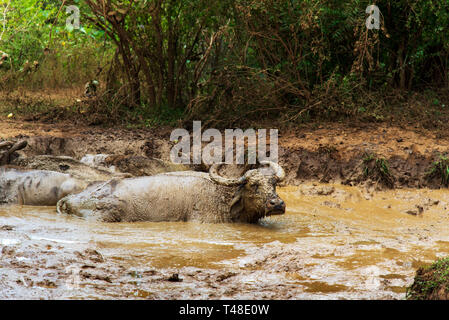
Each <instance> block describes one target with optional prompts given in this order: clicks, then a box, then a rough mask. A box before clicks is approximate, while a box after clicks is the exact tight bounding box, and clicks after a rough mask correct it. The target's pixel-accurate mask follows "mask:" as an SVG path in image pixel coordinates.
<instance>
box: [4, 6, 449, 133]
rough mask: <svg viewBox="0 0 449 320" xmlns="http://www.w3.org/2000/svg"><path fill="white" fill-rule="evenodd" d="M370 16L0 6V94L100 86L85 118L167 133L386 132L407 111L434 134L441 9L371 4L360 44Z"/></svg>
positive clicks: (298, 10) (443, 94)
mask: <svg viewBox="0 0 449 320" xmlns="http://www.w3.org/2000/svg"><path fill="white" fill-rule="evenodd" d="M371 4H372V3H371V2H370V1H362V0H351V1H324V0H306V1H303V0H290V1H284V0H224V1H218V0H212V1H206V0H192V1H184V0H179V1H175V0H142V1H134V0H121V1H119V0H108V1H106V0H70V1H69V0H66V1H58V0H20V1H19V0H0V51H2V52H5V53H7V54H8V59H7V60H5V61H3V64H2V65H1V66H0V78H1V79H2V81H1V88H0V89H2V90H3V91H6V92H9V91H11V90H15V89H17V88H23V87H24V88H27V89H32V90H42V89H45V90H48V89H54V88H57V89H60V88H79V92H81V91H82V86H83V84H84V83H85V82H87V81H89V80H92V79H99V80H100V83H101V85H100V89H101V90H99V93H98V96H97V100H98V101H96V102H92V101H89V103H88V104H89V105H91V111H92V112H97V113H102V114H107V115H113V116H112V117H110V116H108V118H109V119H120V118H123V117H127V116H129V115H133V114H135V113H136V112H139V113H140V114H141V117H143V118H145V117H147V116H151V117H153V116H155V115H159V114H160V113H161V111H162V110H164V111H163V113H166V112H168V113H171V115H169V116H168V118H170V119H172V118H176V117H177V118H179V119H184V120H188V121H190V120H192V119H197V120H198V119H200V120H203V121H204V122H203V123H205V124H206V125H216V126H236V125H248V124H249V123H251V121H258V120H265V119H275V120H276V121H278V122H280V123H298V122H307V121H310V120H311V119H327V120H332V121H334V120H338V119H345V118H346V119H347V118H351V119H352V118H360V119H362V120H368V121H384V120H387V119H388V117H389V115H390V114H394V113H396V114H399V115H402V114H404V109H406V110H405V111H407V112H408V114H410V115H412V114H413V113H416V114H419V115H421V114H422V113H425V114H426V116H427V117H428V118H429V119H431V120H432V123H445V122H446V118H445V109H444V105H445V104H444V100H445V99H446V98H447V96H448V94H447V89H448V87H449V74H448V63H449V38H448V37H447V36H446V35H447V34H448V32H449V3H448V2H447V1H443V0H439V1H432V0H425V1H418V0H411V1H410V0H408V1H405V0H399V1H393V0H380V1H376V5H377V6H378V7H379V9H380V12H381V21H380V25H381V28H380V29H379V30H376V29H373V30H368V29H367V28H366V26H365V21H366V19H367V17H368V15H367V14H366V13H365V9H366V7H367V6H368V5H371ZM68 5H76V6H78V7H79V9H80V13H81V28H79V29H76V28H73V27H68V26H66V19H67V17H68V15H67V13H66V12H65V8H66V7H67V6H68ZM0 54H1V53H0ZM27 61H28V62H27ZM34 61H36V62H37V63H38V64H39V67H38V68H34V69H33V68H31V67H32V66H34V64H33V62H34ZM429 92H431V93H432V94H431V95H429V94H428V93H429ZM429 96H431V97H429ZM416 97H420V99H419V100H420V101H419V103H417V101H416V99H417V98H416ZM421 102H422V103H421ZM410 105H414V106H415V107H414V108H415V109H416V108H419V107H416V106H417V105H418V106H422V108H423V109H425V111H421V109H418V110H415V109H413V108H409V107H410ZM429 106H430V107H431V109H429V108H430V107H429ZM428 107H429V108H428ZM409 109H411V110H409ZM407 112H405V114H407ZM131 118H133V116H132V117H131ZM164 118H167V117H164ZM147 120H148V119H147ZM147 120H145V121H147ZM153 120H154V121H156V122H157V121H159V120H157V119H150V120H148V121H149V122H150V123H152V122H153ZM145 121H144V122H145ZM438 121H439V122H438Z"/></svg>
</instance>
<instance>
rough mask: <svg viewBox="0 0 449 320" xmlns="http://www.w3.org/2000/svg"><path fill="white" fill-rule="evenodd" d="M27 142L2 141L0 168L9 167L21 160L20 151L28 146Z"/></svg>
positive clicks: (0, 144) (0, 145) (0, 142)
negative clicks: (16, 160)
mask: <svg viewBox="0 0 449 320" xmlns="http://www.w3.org/2000/svg"><path fill="white" fill-rule="evenodd" d="M27 144H28V143H27V142H26V141H24V140H22V141H16V142H14V141H0V166H4V165H8V164H10V163H11V162H13V161H14V160H15V159H17V158H19V156H20V155H19V154H18V153H17V152H18V151H19V150H22V149H24V148H25V147H26V146H27Z"/></svg>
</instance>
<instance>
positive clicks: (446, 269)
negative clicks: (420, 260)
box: [406, 258, 449, 300]
mask: <svg viewBox="0 0 449 320" xmlns="http://www.w3.org/2000/svg"><path fill="white" fill-rule="evenodd" d="M448 293H449V258H444V259H438V260H437V261H435V262H434V263H432V264H431V265H429V266H425V267H421V268H419V269H418V271H417V272H416V276H415V279H414V282H413V284H412V285H411V286H410V287H408V288H407V293H406V298H407V299H409V300H427V299H447V294H448Z"/></svg>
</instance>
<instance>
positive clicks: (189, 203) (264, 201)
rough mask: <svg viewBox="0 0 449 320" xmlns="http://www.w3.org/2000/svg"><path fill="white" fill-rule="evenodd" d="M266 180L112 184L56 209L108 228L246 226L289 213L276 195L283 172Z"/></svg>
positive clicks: (154, 179)
mask: <svg viewBox="0 0 449 320" xmlns="http://www.w3.org/2000/svg"><path fill="white" fill-rule="evenodd" d="M270 168H272V169H273V168H274V169H275V170H273V171H271V172H270V173H269V174H267V172H266V171H263V170H262V168H261V169H257V170H256V169H254V170H248V171H247V172H246V173H245V174H244V175H243V176H241V177H239V178H237V179H229V178H224V177H221V176H219V175H218V170H217V168H216V167H214V166H213V167H211V169H210V171H209V173H204V172H195V171H178V172H169V173H163V174H158V175H154V176H147V177H139V178H132V179H112V180H110V181H107V182H104V183H98V184H96V185H91V186H89V187H88V188H87V189H85V190H84V191H83V192H80V193H78V194H73V195H69V196H67V197H65V198H63V199H61V200H60V201H59V202H58V204H57V210H58V212H60V213H66V214H71V215H77V216H80V217H85V218H89V219H94V220H99V221H107V222H120V221H126V222H132V221H199V222H212V223H214V222H215V223H216V222H247V223H254V222H257V221H258V220H259V219H261V218H263V217H266V216H269V215H276V214H283V213H284V212H285V203H284V201H282V199H280V197H279V196H278V195H277V193H276V183H277V182H278V181H279V180H282V178H283V177H284V175H285V174H284V173H283V170H282V168H280V167H279V166H278V165H276V164H273V163H271V164H270ZM264 170H265V169H264Z"/></svg>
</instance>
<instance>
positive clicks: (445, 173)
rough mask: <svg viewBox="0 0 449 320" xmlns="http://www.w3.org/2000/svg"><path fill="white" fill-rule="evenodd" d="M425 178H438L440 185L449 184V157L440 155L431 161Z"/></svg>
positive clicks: (446, 185)
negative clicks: (436, 159)
mask: <svg viewBox="0 0 449 320" xmlns="http://www.w3.org/2000/svg"><path fill="white" fill-rule="evenodd" d="M426 177H427V179H432V178H439V179H440V181H441V185H443V186H445V187H448V186H449V158H447V157H446V156H444V155H440V159H439V160H438V161H435V162H434V163H432V166H431V168H430V169H429V171H428V172H427V174H426Z"/></svg>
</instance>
